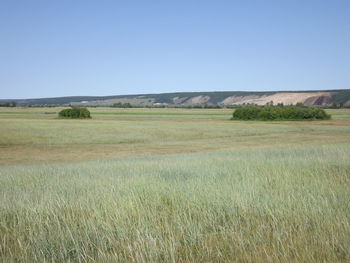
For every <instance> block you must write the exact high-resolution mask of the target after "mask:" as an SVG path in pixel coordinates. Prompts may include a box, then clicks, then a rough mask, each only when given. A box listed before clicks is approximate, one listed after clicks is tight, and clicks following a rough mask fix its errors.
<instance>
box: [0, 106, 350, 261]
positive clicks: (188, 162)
mask: <svg viewBox="0 0 350 263" xmlns="http://www.w3.org/2000/svg"><path fill="white" fill-rule="evenodd" d="M59 110H60V108H0V196H1V203H0V261H2V262H349V261H350V194H349V193H350V110H327V112H328V113H330V114H331V115H332V119H331V120H325V121H298V122H297V121H283V122H276V121H274V122H261V121H231V120H230V117H231V116H232V111H233V110H226V109H215V110H214V109H209V110H208V109H207V110H205V109H191V110H189V109H113V108H92V109H91V113H92V119H89V120H67V119H58V118H57V113H58V112H59Z"/></svg>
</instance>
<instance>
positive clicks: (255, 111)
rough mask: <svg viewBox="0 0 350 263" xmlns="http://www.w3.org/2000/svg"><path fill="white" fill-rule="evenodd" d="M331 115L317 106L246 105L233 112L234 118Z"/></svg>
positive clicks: (327, 117) (300, 117)
mask: <svg viewBox="0 0 350 263" xmlns="http://www.w3.org/2000/svg"><path fill="white" fill-rule="evenodd" d="M330 118H331V116H330V115H329V114H327V113H326V112H325V111H324V109H322V108H317V107H295V106H289V107H273V106H246V107H242V108H239V109H237V110H235V111H234V112H233V116H232V119H233V120H263V121H269V120H328V119H330Z"/></svg>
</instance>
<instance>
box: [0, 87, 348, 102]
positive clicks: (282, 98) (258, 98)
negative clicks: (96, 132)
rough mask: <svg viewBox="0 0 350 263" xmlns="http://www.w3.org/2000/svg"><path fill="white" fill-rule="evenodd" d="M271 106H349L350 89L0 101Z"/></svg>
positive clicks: (215, 92) (4, 100) (216, 92)
mask: <svg viewBox="0 0 350 263" xmlns="http://www.w3.org/2000/svg"><path fill="white" fill-rule="evenodd" d="M271 101H272V102H273V103H274V104H277V103H283V104H286V105H287V104H288V105H289V104H296V103H303V104H305V105H328V104H332V103H337V104H343V105H350V89H344V90H312V91H311V90H307V91H212V92H174V93H160V94H133V95H115V96H69V97H55V98H36V99H1V100H0V102H1V103H4V102H16V103H17V104H18V105H86V106H110V105H113V104H114V103H118V102H121V103H127V102H128V103H131V104H132V105H161V104H163V105H204V104H207V105H240V104H248V103H249V104H258V105H265V104H266V103H268V102H271Z"/></svg>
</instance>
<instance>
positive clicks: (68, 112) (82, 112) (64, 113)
mask: <svg viewBox="0 0 350 263" xmlns="http://www.w3.org/2000/svg"><path fill="white" fill-rule="evenodd" d="M58 115H59V116H60V117H61V118H71V119H85V118H91V115H90V111H89V110H88V109H87V108H85V107H72V108H70V109H63V110H61V111H60V112H59V113H58Z"/></svg>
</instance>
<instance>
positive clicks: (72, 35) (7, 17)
mask: <svg viewBox="0 0 350 263" xmlns="http://www.w3.org/2000/svg"><path fill="white" fill-rule="evenodd" d="M345 88H350V1H349V0H328V1H323V0H313V1H310V0H289V1H288V0H276V1H270V0H260V1H249V0H244V1H243V0H241V1H234V0H231V1H220V0H215V1H214V0H212V1H205V0H198V1H192V0H184V1H183V0H174V1H166V0H162V1H151V0H148V1H145V0H144V1H133V0H125V1H118V0H115V1H104V0H101V1H97V0H96V1H88V0H84V1H75V0H66V1H64V0H63V1H62V0H60V1H47V0H45V1H36V0H31V1H27V0H23V1H17V0H2V1H0V98H33V97H54V96H71V95H116V94H135V93H160V92H175V91H215V90H242V91H244V90H303V89H308V90H311V89H345Z"/></svg>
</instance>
